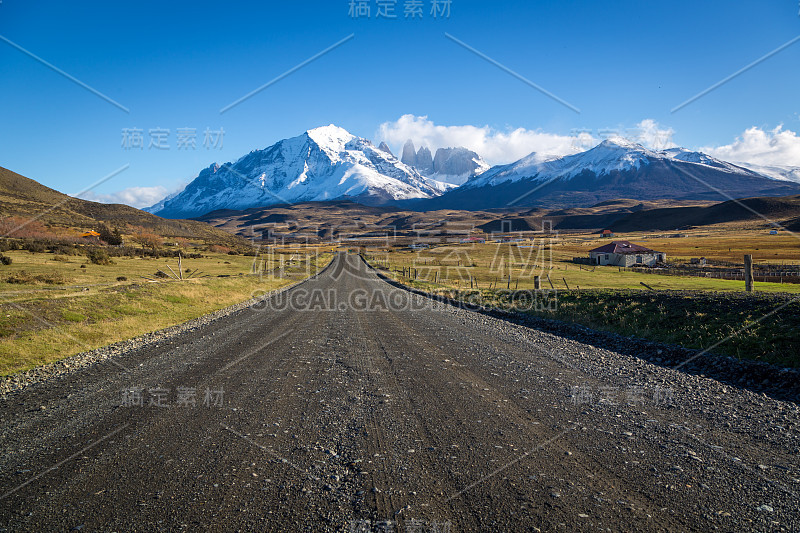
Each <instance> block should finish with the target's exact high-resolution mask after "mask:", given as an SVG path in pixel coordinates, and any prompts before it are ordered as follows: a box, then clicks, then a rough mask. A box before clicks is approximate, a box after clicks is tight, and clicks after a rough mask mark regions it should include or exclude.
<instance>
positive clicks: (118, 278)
mask: <svg viewBox="0 0 800 533" xmlns="http://www.w3.org/2000/svg"><path fill="white" fill-rule="evenodd" d="M117 281H128V278H126V277H125V276H117Z"/></svg>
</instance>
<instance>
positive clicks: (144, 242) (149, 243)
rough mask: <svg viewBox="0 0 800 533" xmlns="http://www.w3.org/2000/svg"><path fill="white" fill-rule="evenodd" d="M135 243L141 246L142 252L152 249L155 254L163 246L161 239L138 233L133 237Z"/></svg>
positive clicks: (150, 234)
mask: <svg viewBox="0 0 800 533" xmlns="http://www.w3.org/2000/svg"><path fill="white" fill-rule="evenodd" d="M133 242H135V243H136V244H140V245H141V246H142V250H145V249H147V248H150V249H151V250H152V251H153V254H155V252H156V251H157V250H158V249H159V248H161V246H162V245H163V242H162V241H161V237H159V236H158V235H155V234H153V233H137V234H135V235H134V236H133Z"/></svg>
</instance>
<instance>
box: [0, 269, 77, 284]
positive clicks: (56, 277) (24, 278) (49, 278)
mask: <svg viewBox="0 0 800 533" xmlns="http://www.w3.org/2000/svg"><path fill="white" fill-rule="evenodd" d="M5 281H6V283H17V284H32V283H46V284H48V285H63V284H65V283H67V281H69V279H68V278H67V277H66V276H64V274H62V273H61V272H49V273H47V274H36V275H33V274H29V273H28V272H26V271H25V270H20V271H19V272H17V273H15V274H11V275H10V276H8V277H7V278H6V280H5Z"/></svg>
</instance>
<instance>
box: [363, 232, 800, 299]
mask: <svg viewBox="0 0 800 533" xmlns="http://www.w3.org/2000/svg"><path fill="white" fill-rule="evenodd" d="M767 237H775V236H767ZM623 238H625V239H629V240H631V241H632V242H636V243H642V244H644V245H645V246H647V247H649V248H653V249H655V250H658V251H662V252H665V253H666V254H667V258H668V259H669V260H673V259H685V260H688V259H689V258H691V257H701V256H703V257H707V258H709V259H711V257H712V253H710V252H713V253H714V254H715V255H714V256H713V257H716V258H718V259H719V260H724V261H731V262H735V261H736V260H737V258H738V261H739V262H741V261H743V259H742V258H743V256H744V253H745V252H749V253H752V254H753V255H754V261H756V262H762V263H763V262H768V261H771V262H784V263H793V264H800V240H798V239H795V238H794V237H791V236H782V235H781V236H777V238H776V240H774V241H770V240H768V239H767V241H768V242H767V244H769V246H766V245H764V244H761V245H760V249H759V250H756V249H755V248H750V249H748V248H747V247H748V244H749V243H750V242H752V240H751V239H755V236H753V237H752V238H725V239H721V238H720V237H718V236H713V235H712V236H708V237H687V238H680V239H658V240H655V239H653V240H649V239H647V240H644V239H636V238H635V236H630V237H629V236H625V237H623ZM607 242H608V239H599V238H597V236H594V235H588V236H568V237H563V238H557V239H552V240H550V239H546V240H542V239H538V240H536V241H534V243H533V245H534V246H533V247H528V246H530V245H531V243H530V242H527V243H520V244H522V247H521V246H517V245H516V244H497V243H486V244H471V245H466V244H464V245H441V246H436V247H433V248H430V249H426V250H420V251H411V250H399V249H397V250H390V251H369V252H367V255H368V256H369V258H370V260H371V261H372V262H374V263H375V264H377V265H383V266H386V267H388V268H389V269H390V270H401V271H402V270H403V269H404V268H405V269H406V272H408V270H407V269H408V268H412V269H415V271H412V276H413V275H414V273H415V274H416V279H417V280H418V281H426V282H431V283H432V285H436V286H440V287H441V288H462V289H463V288H476V287H477V288H489V287H490V286H491V287H494V288H508V287H509V282H508V280H509V276H510V278H511V282H510V288H512V289H514V288H519V289H530V288H533V287H534V276H540V278H541V279H540V282H541V286H542V288H550V282H552V283H553V286H554V287H556V288H558V289H566V288H568V287H569V288H571V289H575V288H581V289H643V288H644V287H643V286H642V285H641V283H645V284H647V285H648V286H650V287H652V288H654V289H657V290H704V291H741V290H743V289H744V283H743V282H741V281H735V280H721V279H712V278H701V277H688V276H687V277H682V276H681V277H679V276H664V275H659V274H649V273H640V272H630V271H621V270H620V269H619V268H618V267H615V266H597V267H587V266H586V265H583V266H580V265H577V264H575V263H573V262H572V258H573V257H588V253H589V250H591V249H592V248H596V247H598V246H601V245H602V244H605V243H607ZM697 246H699V248H696V247H697ZM729 248H730V249H731V251H730V252H728V251H727V250H728V249H729ZM760 252H761V253H760ZM774 254H778V255H777V256H776V255H774ZM548 277H549V278H550V281H548V280H547V278H548ZM434 281H435V282H436V283H433V282H434ZM755 289H756V290H757V291H763V292H791V293H800V284H791V283H762V282H756V283H755Z"/></svg>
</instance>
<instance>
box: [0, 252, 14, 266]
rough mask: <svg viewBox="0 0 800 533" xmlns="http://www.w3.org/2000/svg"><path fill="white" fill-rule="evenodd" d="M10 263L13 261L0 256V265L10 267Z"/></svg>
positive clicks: (5, 256)
mask: <svg viewBox="0 0 800 533" xmlns="http://www.w3.org/2000/svg"><path fill="white" fill-rule="evenodd" d="M12 261H13V260H12V259H11V258H10V257H8V256H7V255H3V254H0V263H2V264H4V265H6V266H8V265H10V264H11V263H12Z"/></svg>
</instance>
